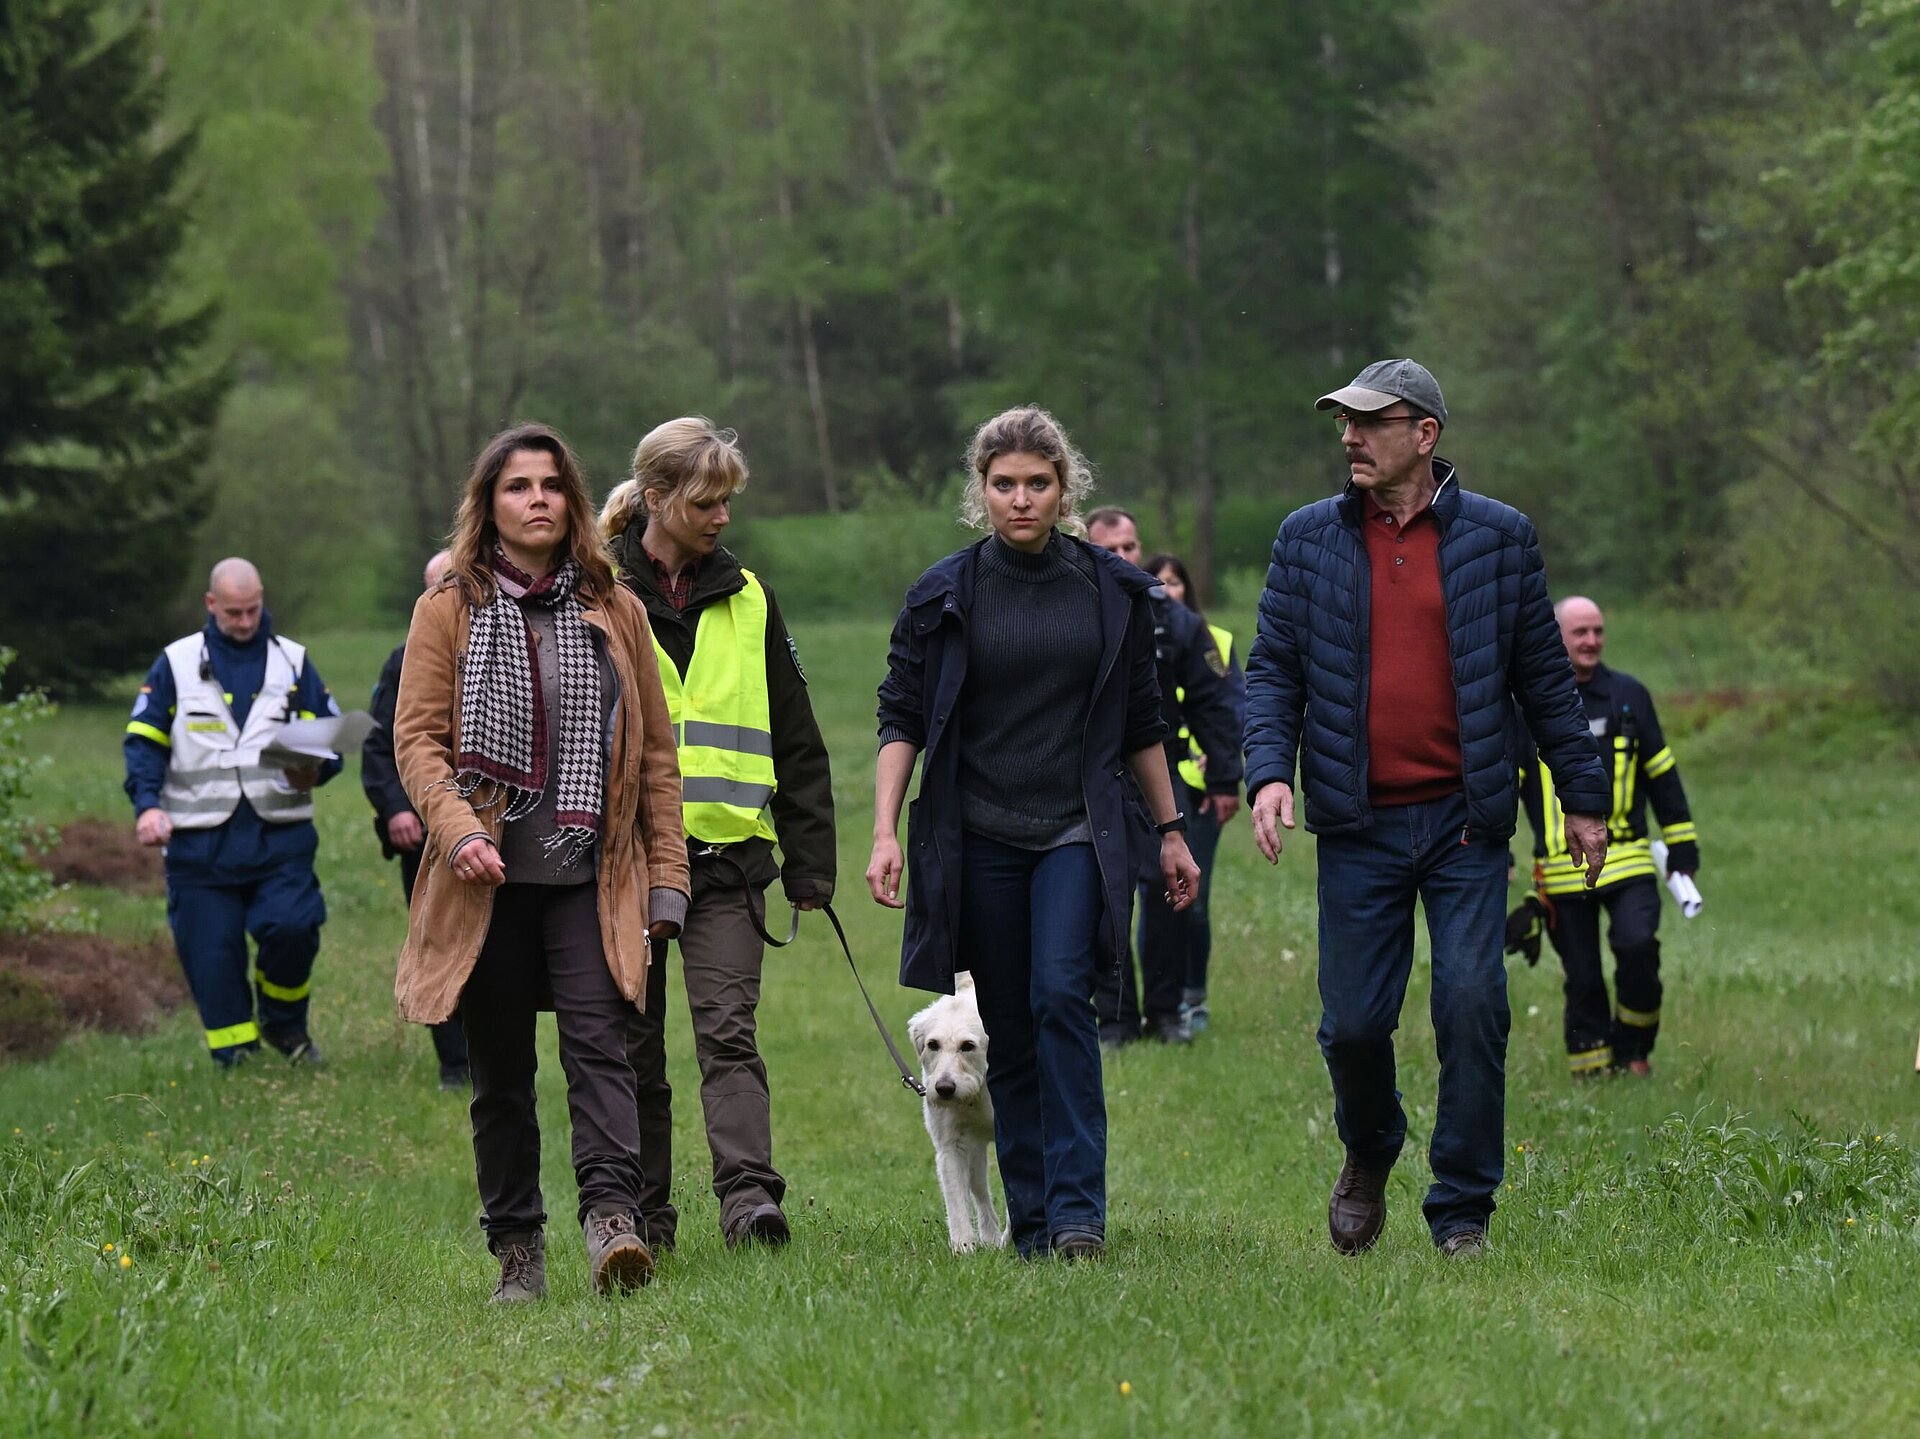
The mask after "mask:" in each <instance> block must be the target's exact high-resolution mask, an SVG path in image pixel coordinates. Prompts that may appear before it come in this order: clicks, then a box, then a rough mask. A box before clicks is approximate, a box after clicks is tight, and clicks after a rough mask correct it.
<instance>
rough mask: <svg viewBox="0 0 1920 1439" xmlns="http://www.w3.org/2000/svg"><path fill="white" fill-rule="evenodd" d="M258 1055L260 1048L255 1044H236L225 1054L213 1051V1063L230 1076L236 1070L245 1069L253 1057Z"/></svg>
mask: <svg viewBox="0 0 1920 1439" xmlns="http://www.w3.org/2000/svg"><path fill="white" fill-rule="evenodd" d="M259 1053H260V1046H259V1044H257V1043H254V1044H237V1045H235V1046H234V1047H233V1048H232V1049H229V1050H227V1051H226V1052H225V1053H221V1052H220V1051H218V1050H215V1051H214V1055H213V1062H214V1063H215V1064H217V1065H219V1066H220V1068H221V1069H223V1070H224V1071H226V1072H227V1073H228V1074H231V1073H233V1071H234V1070H236V1069H245V1068H246V1067H247V1066H248V1065H249V1064H252V1063H253V1061H254V1057H255V1056H256V1055H258V1054H259Z"/></svg>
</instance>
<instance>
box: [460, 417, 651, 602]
mask: <svg viewBox="0 0 1920 1439" xmlns="http://www.w3.org/2000/svg"><path fill="white" fill-rule="evenodd" d="M522 450H538V451H540V452H542V453H543V454H548V455H551V456H553V464H554V468H555V469H557V470H559V472H560V484H561V487H562V488H563V489H564V490H565V492H566V496H567V551H568V553H569V554H571V555H572V556H573V558H574V560H575V562H576V563H578V565H579V566H580V584H579V593H580V595H581V597H582V598H585V599H603V598H605V597H606V596H607V595H608V594H610V593H611V592H612V590H613V583H614V581H613V562H612V561H611V560H609V559H608V558H607V550H606V546H605V545H604V544H602V543H601V541H600V531H599V529H598V527H597V526H596V525H595V524H594V520H593V497H592V496H591V495H589V494H588V493H587V477H586V475H585V474H584V473H583V472H582V471H581V469H580V461H579V460H578V459H576V458H575V457H574V453H573V449H572V447H571V446H570V445H568V444H567V442H566V440H565V439H564V438H563V437H562V436H561V434H560V432H559V431H558V430H556V429H554V428H553V427H552V426H551V425H539V424H530V423H522V424H518V425H512V426H509V427H508V428H506V429H504V430H502V431H501V432H500V433H499V434H497V435H495V436H494V437H493V438H492V439H490V440H488V441H487V443H486V444H485V446H484V447H482V449H481V451H480V453H479V454H478V455H477V456H475V458H474V461H473V469H472V470H471V471H470V472H469V473H468V475H467V483H466V487H465V489H464V490H463V491H462V493H461V496H460V508H459V509H458V510H457V511H456V512H455V513H454V517H453V532H452V533H451V534H449V535H448V536H447V549H448V551H449V552H450V553H451V554H452V555H453V578H454V579H455V580H456V581H458V582H459V585H460V592H461V593H462V594H463V595H464V596H465V597H466V600H467V603H468V604H474V605H485V604H491V603H493V596H494V585H493V564H492V556H493V546H494V542H495V541H496V540H498V539H499V538H500V531H499V530H498V529H496V528H495V527H494V523H493V489H494V486H495V485H497V484H498V483H499V482H500V472H501V471H502V470H504V469H505V468H506V467H507V461H508V460H510V459H512V458H513V457H514V456H515V455H516V454H518V453H519V452H520V451H522Z"/></svg>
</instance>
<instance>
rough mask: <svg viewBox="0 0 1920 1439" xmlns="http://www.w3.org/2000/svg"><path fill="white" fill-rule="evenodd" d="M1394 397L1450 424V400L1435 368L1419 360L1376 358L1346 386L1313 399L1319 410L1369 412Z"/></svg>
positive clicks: (1381, 406)
mask: <svg viewBox="0 0 1920 1439" xmlns="http://www.w3.org/2000/svg"><path fill="white" fill-rule="evenodd" d="M1395 400H1405V401H1406V402H1407V403H1408V404H1409V405H1411V406H1412V407H1413V408H1414V409H1416V410H1418V411H1420V412H1421V413H1422V414H1424V415H1431V416H1432V417H1433V418H1434V419H1435V420H1438V421H1439V422H1440V427H1441V428H1442V429H1445V428H1446V424H1447V402H1446V399H1445V398H1444V397H1443V396H1442V395H1441V393H1440V382H1439V381H1438V380H1436V379H1434V377H1433V371H1431V370H1429V369H1428V368H1427V367H1426V366H1425V365H1423V364H1421V363H1419V362H1418V361H1417V360H1375V361H1374V362H1373V363H1372V364H1371V365H1368V366H1367V367H1366V369H1364V370H1362V371H1361V372H1360V373H1359V374H1357V375H1355V376H1354V377H1353V383H1352V384H1351V385H1348V386H1346V387H1345V388H1344V389H1339V390H1335V391H1333V392H1332V393H1331V394H1325V395H1322V396H1321V397H1320V398H1319V399H1317V400H1315V401H1314V402H1313V407H1314V409H1316V410H1352V411H1354V412H1356V413H1358V414H1362V415H1370V414H1372V413H1373V412H1374V411H1376V410H1384V409H1386V408H1387V406H1389V405H1391V404H1392V403H1393V402H1394V401H1395Z"/></svg>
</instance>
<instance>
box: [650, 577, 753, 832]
mask: <svg viewBox="0 0 1920 1439" xmlns="http://www.w3.org/2000/svg"><path fill="white" fill-rule="evenodd" d="M740 573H741V574H742V575H744V576H745V577H746V581H747V582H746V585H745V586H744V587H743V588H741V589H738V590H736V591H734V592H733V594H731V595H729V596H728V597H727V598H726V599H725V600H723V601H721V602H720V603H718V604H712V605H708V606H707V607H706V608H705V609H704V610H702V611H701V612H700V623H699V628H698V629H697V630H696V631H695V632H694V641H693V659H692V661H691V662H690V663H689V664H688V665H687V672H686V674H685V675H684V676H683V675H682V674H681V673H680V670H679V667H678V666H676V665H675V664H674V662H673V656H672V655H670V654H668V653H667V651H666V647H665V646H664V645H662V644H661V643H660V639H659V636H657V635H656V636H655V637H654V641H653V648H654V654H655V657H656V658H657V659H658V660H659V663H660V687H661V689H663V690H664V691H665V692H666V696H667V715H668V717H669V718H670V719H671V720H672V721H673V737H674V742H675V744H677V745H678V746H679V750H680V785H681V799H680V808H681V812H682V814H683V815H684V816H685V822H686V826H687V833H688V834H690V835H692V836H693V837H694V838H695V839H697V840H701V841H703V842H705V843H707V844H738V843H739V842H740V841H741V840H744V839H752V838H754V837H756V836H758V837H759V838H761V839H769V840H770V839H772V838H774V831H773V825H772V824H771V823H769V821H768V818H767V807H768V806H769V805H770V804H772V802H773V796H774V792H775V790H776V789H778V787H779V782H778V780H777V779H776V778H775V775H774V768H773V715H772V710H771V706H770V704H769V701H768V698H767V592H766V591H765V590H763V589H762V588H761V587H760V581H759V580H758V579H757V578H755V576H754V573H753V571H752V570H748V569H742V570H741V571H740Z"/></svg>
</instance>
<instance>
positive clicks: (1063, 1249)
mask: <svg viewBox="0 0 1920 1439" xmlns="http://www.w3.org/2000/svg"><path fill="white" fill-rule="evenodd" d="M1051 1248H1052V1250H1053V1256H1054V1258H1056V1259H1064V1260H1066V1261H1067V1262H1068V1263H1072V1262H1073V1261H1074V1260H1076V1259H1101V1258H1104V1257H1105V1256H1106V1252H1107V1241H1106V1239H1105V1238H1104V1237H1102V1236H1101V1235H1098V1234H1095V1233H1094V1232H1093V1231H1092V1230H1091V1229H1063V1230H1061V1231H1060V1232H1059V1233H1058V1234H1056V1235H1054V1236H1053V1242H1052V1245H1051Z"/></svg>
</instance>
